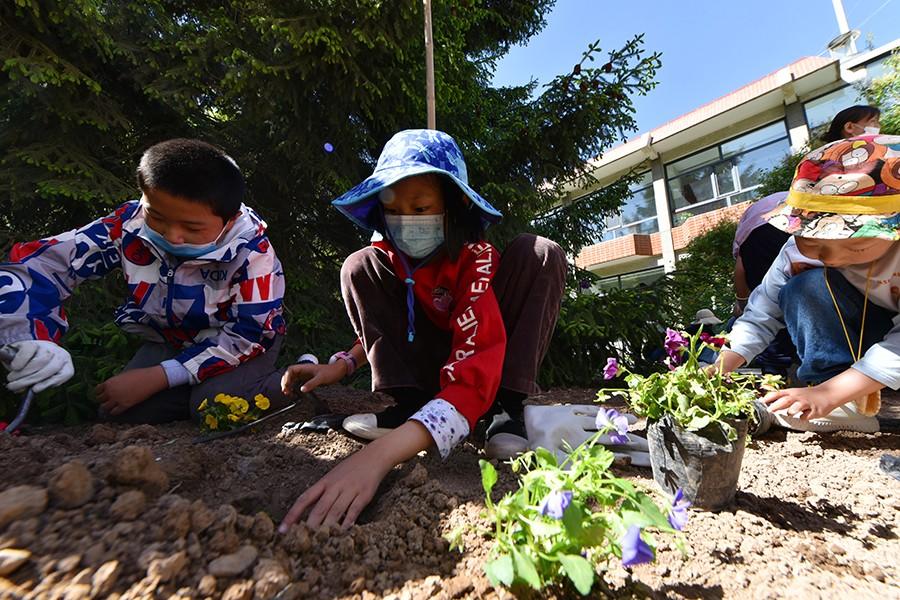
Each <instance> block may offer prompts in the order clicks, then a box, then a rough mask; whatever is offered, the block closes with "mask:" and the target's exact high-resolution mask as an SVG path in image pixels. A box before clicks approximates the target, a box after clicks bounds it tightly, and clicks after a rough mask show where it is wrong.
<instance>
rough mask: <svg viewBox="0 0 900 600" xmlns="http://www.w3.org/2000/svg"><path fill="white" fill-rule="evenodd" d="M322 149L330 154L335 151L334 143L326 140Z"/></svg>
mask: <svg viewBox="0 0 900 600" xmlns="http://www.w3.org/2000/svg"><path fill="white" fill-rule="evenodd" d="M322 149H323V150H325V152H328V153H329V154H330V153H332V152H334V145H333V144H332V143H331V142H325V144H324V145H323V146H322Z"/></svg>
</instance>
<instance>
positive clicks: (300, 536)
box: [281, 523, 312, 554]
mask: <svg viewBox="0 0 900 600" xmlns="http://www.w3.org/2000/svg"><path fill="white" fill-rule="evenodd" d="M281 545H282V546H284V547H285V549H286V550H287V551H288V552H290V553H291V554H302V553H304V552H306V551H307V550H309V549H310V548H311V547H312V540H311V539H310V537H309V531H308V530H307V528H306V524H305V523H297V524H295V525H294V526H292V527H291V528H290V529H289V530H288V532H287V533H286V534H284V537H283V538H282V540H281Z"/></svg>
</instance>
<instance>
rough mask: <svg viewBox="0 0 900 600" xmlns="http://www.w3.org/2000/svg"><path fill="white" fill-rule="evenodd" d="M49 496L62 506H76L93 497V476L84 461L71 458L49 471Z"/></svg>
mask: <svg viewBox="0 0 900 600" xmlns="http://www.w3.org/2000/svg"><path fill="white" fill-rule="evenodd" d="M47 489H48V491H49V492H50V498H51V499H52V500H53V502H54V503H56V504H58V505H59V506H61V507H63V508H77V507H79V506H81V505H82V504H84V503H85V502H87V501H89V500H90V499H91V498H93V497H94V476H93V475H91V472H90V471H89V470H88V468H87V467H86V466H84V463H82V462H80V461H77V460H73V461H71V462H67V463H66V464H64V465H61V466H60V467H57V468H56V469H55V470H54V471H53V472H52V473H50V480H49V482H48V483H47Z"/></svg>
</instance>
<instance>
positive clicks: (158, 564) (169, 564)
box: [147, 551, 188, 582]
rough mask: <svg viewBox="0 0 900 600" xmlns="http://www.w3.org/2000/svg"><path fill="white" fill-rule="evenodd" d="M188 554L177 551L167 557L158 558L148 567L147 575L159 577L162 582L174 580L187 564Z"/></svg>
mask: <svg viewBox="0 0 900 600" xmlns="http://www.w3.org/2000/svg"><path fill="white" fill-rule="evenodd" d="M187 563H188V559H187V554H186V553H185V552H184V551H181V552H176V553H175V554H173V555H171V556H167V557H166V558H156V559H153V560H151V561H150V566H148V567H147V577H158V578H159V580H160V581H161V582H166V581H174V580H175V579H176V578H177V577H178V576H179V575H180V574H181V572H182V571H183V570H184V568H185V567H186V566H187Z"/></svg>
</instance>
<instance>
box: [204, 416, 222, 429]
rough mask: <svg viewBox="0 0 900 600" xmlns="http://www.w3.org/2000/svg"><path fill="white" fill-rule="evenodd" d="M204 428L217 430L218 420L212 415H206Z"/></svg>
mask: <svg viewBox="0 0 900 600" xmlns="http://www.w3.org/2000/svg"><path fill="white" fill-rule="evenodd" d="M206 426H207V427H209V428H210V429H218V428H219V420H218V419H216V418H215V417H214V416H212V415H206Z"/></svg>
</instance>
